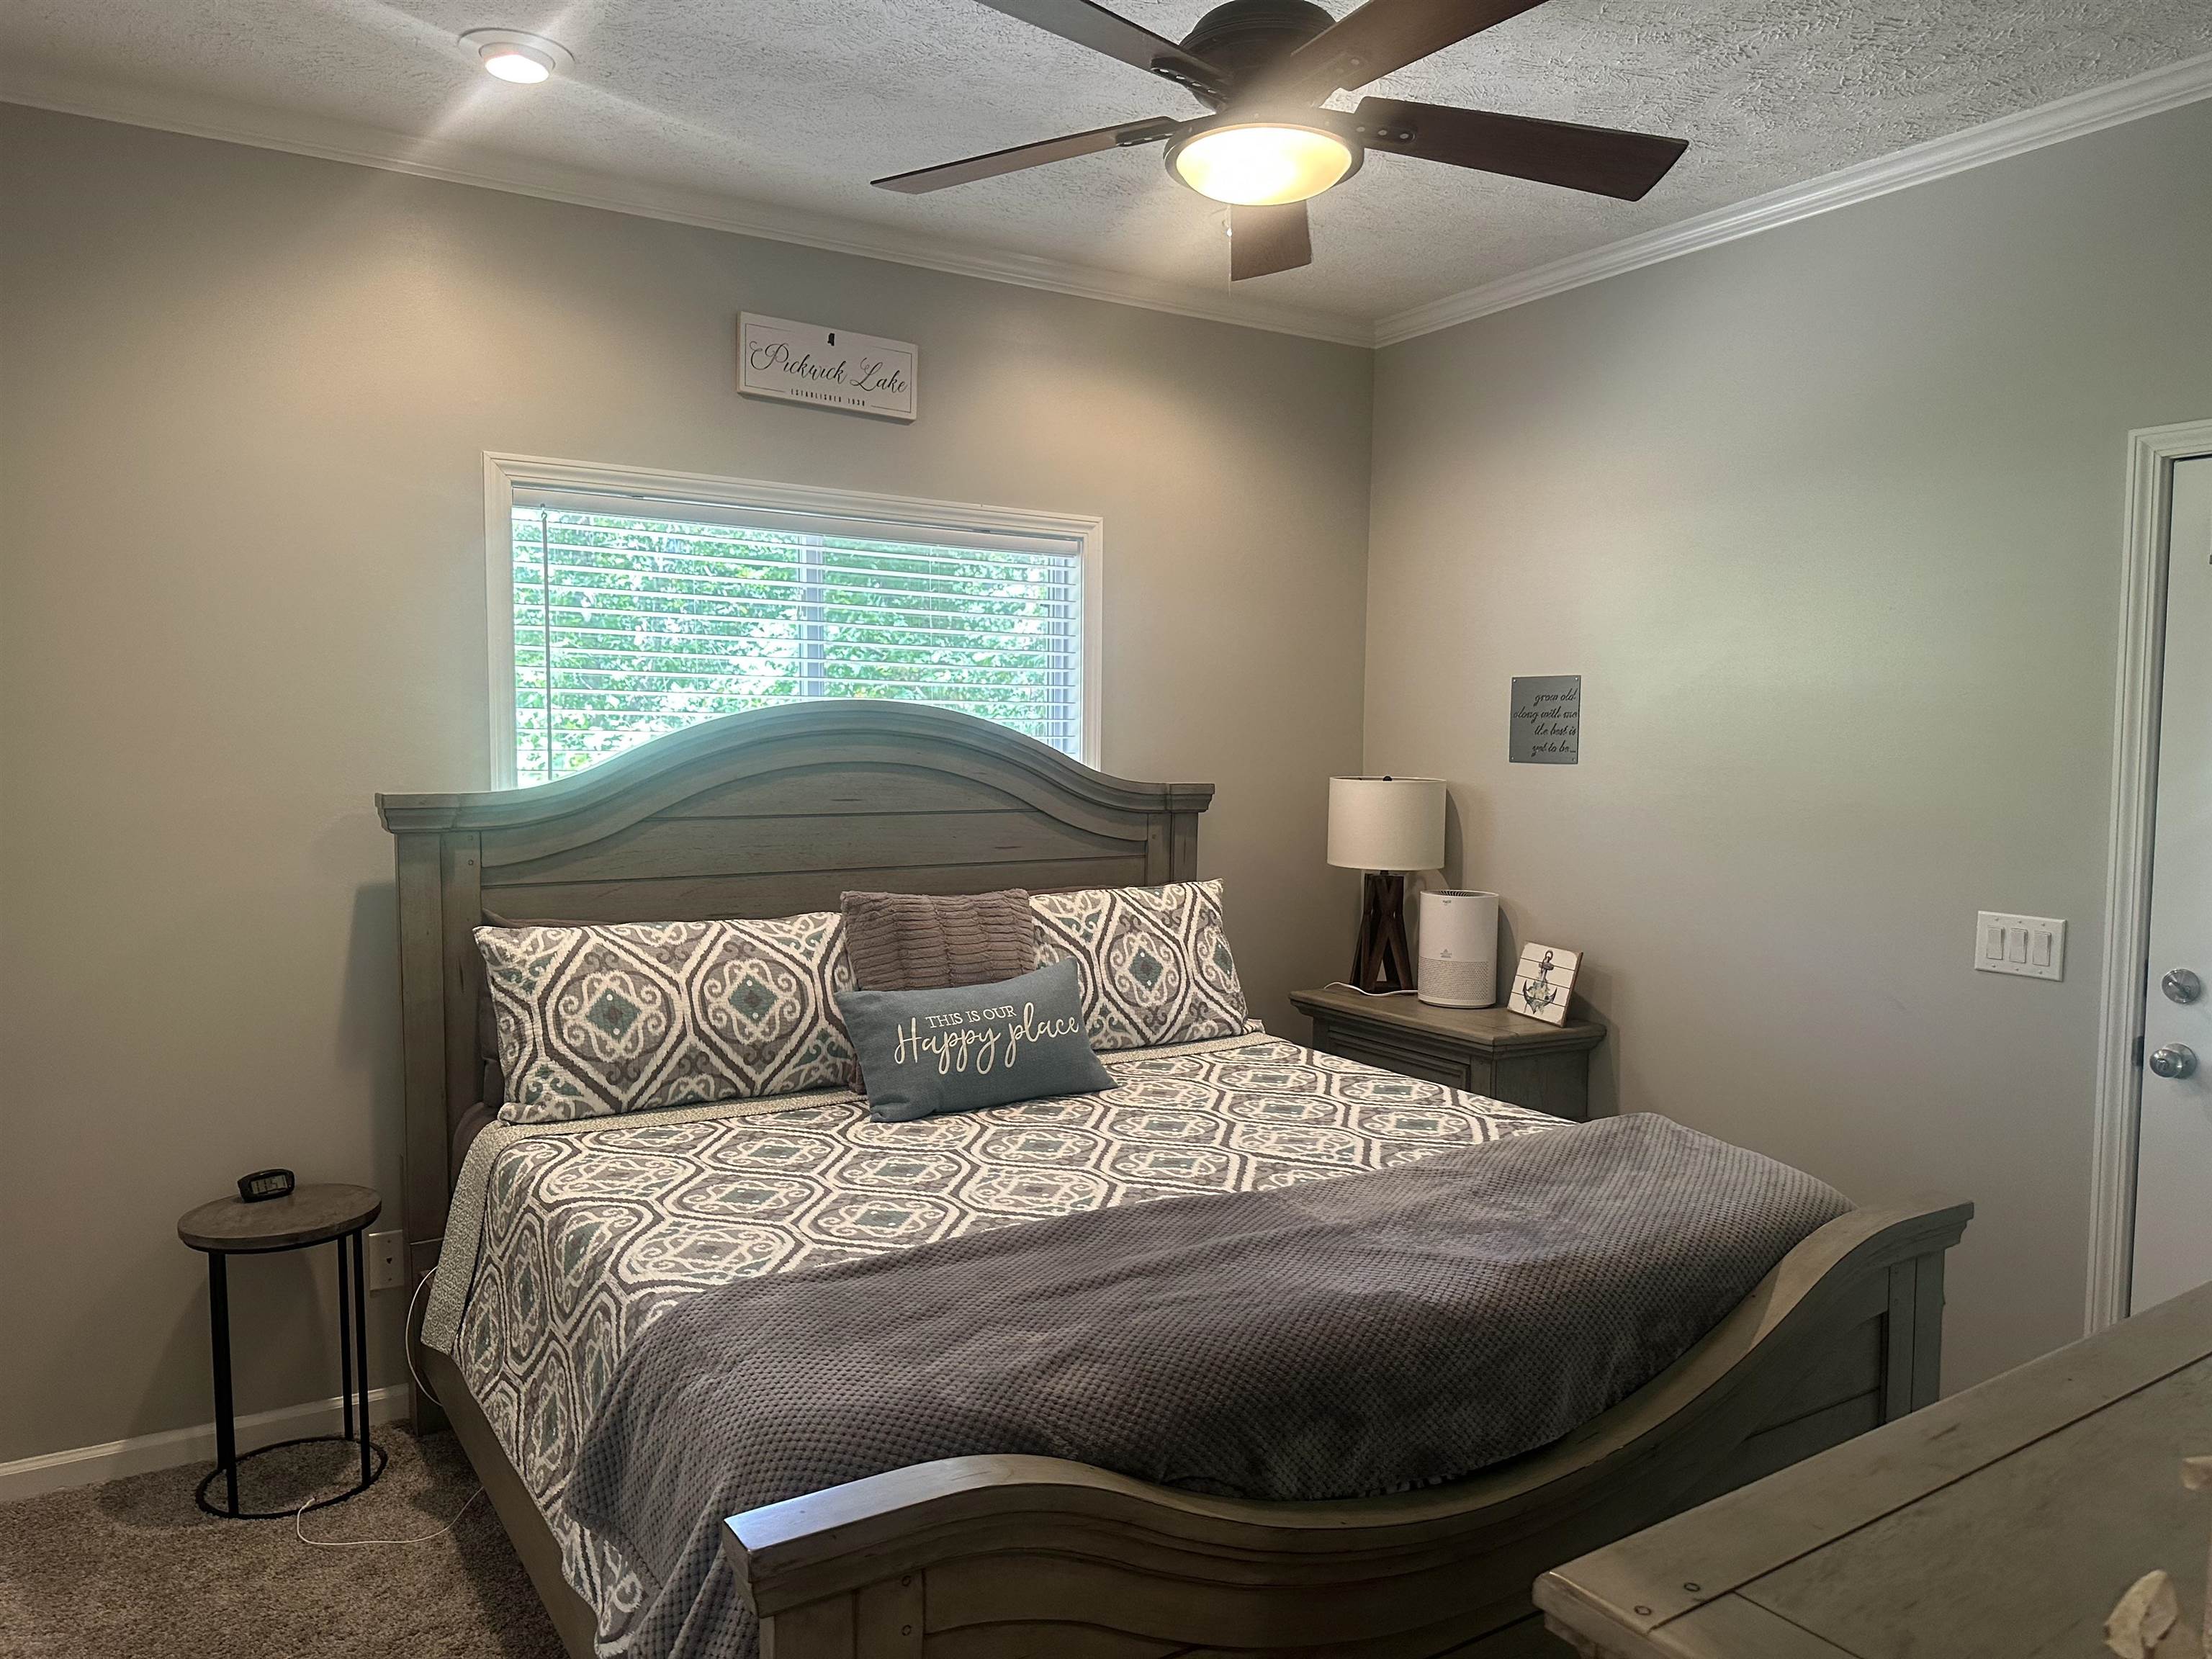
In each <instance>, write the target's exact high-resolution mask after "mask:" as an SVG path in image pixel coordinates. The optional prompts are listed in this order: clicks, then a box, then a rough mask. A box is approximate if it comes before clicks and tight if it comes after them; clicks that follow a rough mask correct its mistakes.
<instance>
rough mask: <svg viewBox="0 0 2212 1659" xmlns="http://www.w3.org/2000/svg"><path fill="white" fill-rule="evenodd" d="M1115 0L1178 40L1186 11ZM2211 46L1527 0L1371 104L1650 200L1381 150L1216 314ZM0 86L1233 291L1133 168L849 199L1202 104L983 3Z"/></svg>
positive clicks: (2197, 23) (1455, 283)
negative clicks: (966, 161) (1503, 132)
mask: <svg viewBox="0 0 2212 1659" xmlns="http://www.w3.org/2000/svg"><path fill="white" fill-rule="evenodd" d="M1119 9H1121V10H1122V11H1124V12H1125V13H1126V14H1127V15H1129V16H1131V17H1133V18H1134V19H1135V20H1137V21H1139V22H1141V23H1144V24H1146V26H1147V27H1151V28H1152V29H1154V30H1156V31H1158V33H1162V34H1165V35H1169V36H1172V37H1179V36H1181V35H1182V34H1183V33H1186V32H1188V28H1189V27H1190V25H1191V24H1192V23H1193V22H1194V21H1195V20H1196V17H1197V15H1198V13H1199V12H1200V10H1202V9H1203V0H1121V4H1120V8H1119ZM1330 9H1332V10H1334V11H1337V12H1339V13H1341V12H1343V11H1344V10H1346V9H1348V7H1347V5H1346V0H1330ZM491 25H499V26H504V27H518V28H529V29H533V30H536V31H538V32H539V33H544V34H546V35H548V36H550V37H551V38H552V39H554V40H558V41H560V42H561V43H562V45H564V46H568V48H569V49H570V50H571V51H573V52H574V53H575V55H576V65H575V69H574V72H573V73H572V74H570V75H568V76H563V77H562V78H559V79H556V81H555V82H552V83H550V85H547V86H544V87H539V88H515V87H509V86H507V85H504V84H502V83H500V82H495V81H493V80H492V79H491V78H490V77H489V76H485V75H484V74H483V73H482V72H481V71H480V70H477V68H476V67H475V66H474V64H472V63H471V60H470V59H469V58H468V57H467V56H466V55H465V53H464V52H462V51H461V49H460V48H459V46H457V45H456V44H455V37H456V36H457V35H458V34H459V33H460V32H461V31H463V30H464V29H468V28H472V27H485V26H491ZM2208 51H2212V3H2208V0H1548V3H1547V4H1544V5H1542V6H1541V7H1539V8H1538V9H1535V10H1534V11H1532V12H1528V13H1526V14H1524V15H1522V16H1520V17H1517V18H1516V19H1514V20H1512V21H1509V22H1507V23H1504V24H1503V25H1501V26H1499V27H1497V28H1495V29H1492V30H1491V31H1489V32H1488V33H1484V34H1481V35H1479V36H1477V37H1475V38H1474V39H1473V40H1468V41H1464V42H1462V44H1460V45H1459V46H1455V47H1453V48H1451V49H1449V50H1448V51H1447V52H1443V53H1441V54H1439V55H1438V56H1437V57H1435V58H1431V59H1429V60H1428V61H1426V62H1425V63H1422V64H1416V65H1414V66H1413V67H1412V68H1410V69H1408V70H1404V71H1401V73H1399V74H1397V75H1395V76H1390V77H1389V79H1388V80H1386V81H1383V82H1377V83H1376V85H1374V86H1372V87H1370V88H1365V90H1366V91H1368V92H1370V93H1383V94H1391V95H1395V96H1399V97H1407V98H1420V99H1429V100H1435V101H1438V102H1446V103H1458V104H1467V105H1472V106H1477V107H1486V108H1493V109H1501V110H1508V111H1512V112H1517V113H1522V114H1529V115H1539V116H1547V117H1551V118H1557V119H1563V120H1571V121H1581V122H1588V123H1591V124H1595V125H1607V126H1626V127H1637V128H1641V129H1644V130H1645V131H1656V132H1662V133H1671V134H1676V135H1679V136H1681V137H1686V138H1688V139H1689V140H1690V141H1691V149H1690V152H1689V154H1688V155H1686V157H1685V158H1684V159H1683V161H1681V163H1680V165H1678V166H1677V167H1676V168H1675V169H1674V173H1672V174H1671V175H1669V177H1668V179H1666V180H1665V181H1664V182H1663V183H1662V185H1660V186H1659V188H1658V189H1657V190H1656V191H1654V192H1653V193H1652V194H1651V195H1650V196H1649V197H1646V198H1645V199H1644V201H1643V202H1641V203H1636V204H1629V203H1620V202H1612V201H1607V200H1603V199H1601V198H1598V197H1587V196H1582V195H1578V194H1576V193H1574V192H1571V191H1561V190H1553V189H1549V188H1547V187H1545V186H1542V185H1533V184H1527V183H1524V182H1522V181H1520V180H1517V179H1498V178H1492V177H1489V176H1486V175H1481V174H1475V173H1465V172H1462V171H1460V170H1458V169H1455V168H1450V167H1435V166H1430V165H1426V164H1424V163H1421V162H1418V161H1408V160H1406V159H1404V158H1401V157H1392V156H1377V157H1375V158H1374V159H1373V160H1372V161H1370V165H1369V166H1368V167H1366V168H1365V170H1364V171H1363V172H1362V173H1360V174H1359V175H1358V177H1356V178H1354V179H1352V180H1350V181H1349V182H1348V183H1347V184H1346V185H1344V187H1343V188H1341V189H1340V190H1339V191H1335V192H1333V193H1332V194H1330V195H1328V196H1327V197H1323V198H1322V199H1321V200H1320V201H1318V202H1316V204H1314V210H1313V218H1314V247H1315V260H1314V264H1312V266H1310V268H1308V269H1306V270H1297V271H1290V272H1285V273H1283V274H1281V275H1279V276H1268V277H1264V278H1261V279H1259V280H1258V281H1256V282H1253V283H1243V284H1240V285H1239V295H1240V297H1249V299H1250V300H1252V301H1261V300H1264V301H1267V302H1269V303H1270V304H1273V305H1280V306H1285V307H1297V308H1299V309H1301V310H1303V311H1305V312H1309V313H1330V314H1332V315H1334V316H1337V317H1340V318H1345V319H1354V320H1355V321H1358V322H1362V323H1364V322H1368V321H1371V320H1373V319H1378V318H1383V317H1388V316H1389V315H1390V314H1392V313H1397V312H1401V311H1403V310H1406V309H1407V308H1408V307H1415V306H1419V305H1423V304H1425V303H1426V302H1429V301H1435V300H1437V299H1439V298H1441V297H1442V296H1444V295H1451V294H1455V293H1457V292H1460V291H1462V290H1464V289H1470V288H1474V287H1477V286H1480V285H1481V284H1484V283H1491V282H1494V281H1497V280H1498V279H1500V278H1504V277H1508V276H1514V275H1516V274H1518V273H1521V272H1523V271H1527V270H1531V269H1533V268H1534V267H1537V266H1541V265H1544V264H1548V263H1550V262H1552V261H1554V260H1558V259H1560V258H1566V257H1568V256H1571V255H1573V254H1577V253H1579V252H1584V251H1587V250H1589V249H1593V248H1596V247H1599V246H1604V245H1607V244H1609V243H1613V242H1615V241H1618V240H1621V239H1623V238H1625V237H1628V236H1632V235H1635V234H1638V233H1642V232H1647V231H1651V230H1655V229H1658V228H1662V227H1665V226H1668V225H1671V224H1674V223H1676V222H1680V221H1682V220H1684V219H1687V218H1690V217H1692V216H1696V215H1699V214H1701V213H1705V212H1707V211H1710V210H1714V209H1717V208H1722V207H1725V206H1727V205H1729V204H1733V203H1737V202H1741V201H1744V200H1746V199H1747V198H1749V197H1755V196H1759V195H1761V194H1763V193H1765V192H1766V191H1772V190H1776V189H1778V188H1782V187H1784V186H1787V185H1793V184H1796V183H1799V182H1801V181H1803V180H1806V179H1813V178H1815V177H1818V176H1820V175H1821V174H1824V173H1830V172H1832V171H1834V170H1836V169H1837V168H1839V167H1845V166H1847V165H1850V164H1851V163H1854V162H1858V161H1867V160H1869V159H1871V158H1874V157H1876V156H1881V155H1888V154H1890V153H1892V152H1893V151H1896V150H1898V149H1903V148H1904V147H1905V146H1907V145H1910V144H1912V143H1918V142H1920V141H1923V140H1925V139H1929V138H1935V137H1942V136H1944V135H1946V134H1948V133H1953V132H1956V131H1960V130H1961V129H1963V128H1966V127H1969V126H1973V125H1978V124H1979V123H1981V122H1984V121H1988V120H1990V119H1993V118H1997V117H2000V116H2004V115H2009V114H2013V113H2015V112H2020V111H2022V110H2027V109H2030V108H2033V107H2035V106H2039V105H2042V104H2046V103H2049V102H2051V101H2052V100H2056V99H2058V98H2061V97H2064V96H2066V95H2068V94H2075V93H2079V92H2083V91H2087V90H2089V89H2091V88H2097V87H2100V86H2105V85H2108V84H2110V83H2112V82H2116V81H2120V80H2124V79H2125V78H2127V77H2129V76H2135V75H2138V74H2141V73H2143V72H2145V71H2147V70H2154V69H2158V68H2160V67H2163V66H2165V65H2167V64H2173V63H2176V62H2178V61H2180V60H2182V59H2185V58H2193V57H2197V56H2199V55H2201V54H2203V53H2205V52H2208ZM0 64H4V65H5V66H6V67H5V71H4V74H0V96H5V95H8V94H9V91H10V90H13V89H16V88H21V87H22V86H24V85H26V84H28V85H33V86H58V85H64V84H66V85H68V86H70V87H71V88H75V89H76V96H75V97H74V98H73V100H71V101H72V102H74V103H75V104H76V106H81V107H93V108H98V107H99V106H100V98H101V89H103V88H105V89H111V90H112V92H113V93H114V94H115V95H116V97H117V99H118V102H119V103H121V104H123V105H125V106H128V105H130V104H131V102H132V100H137V101H138V102H139V103H141V104H143V101H144V100H145V99H146V98H147V97H149V95H153V96H160V97H168V98H173V99H174V98H188V99H191V100H197V105H198V106H200V107H217V106H221V107H226V108H234V109H236V110H237V111H238V112H239V115H238V118H237V120H236V121H235V123H234V125H236V126H237V127H238V128H239V129H240V130H242V131H251V130H252V127H253V125H254V121H253V118H254V114H255V112H260V113H261V114H262V115H263V116H264V117H265V118H267V119H269V120H270V121H276V120H277V119H278V118H280V117H281V118H284V119H293V118H303V117H309V118H321V119H324V120H326V121H333V122H343V123H346V124H349V125H352V126H354V127H357V128H366V129H374V130H378V131H382V132H386V133H391V134H399V135H405V136H407V137H413V138H431V139H436V140H442V141H445V142H446V143H447V145H458V146H462V147H465V149H467V150H469V151H473V152H495V153H497V154H498V155H502V156H508V157H514V158H518V159H519V160H520V161H526V162H529V163H533V164H542V165H545V166H550V167H574V168H580V169H587V170H590V171H591V172H592V173H599V174H602V175H613V176H617V177H619V178H620V179H624V180H628V181H635V182H636V183H638V184H640V185H648V186H655V187H659V188H663V189H667V190H677V191H693V192H702V193H706V194H709V195H712V196H714V197H723V198H738V199H741V200H743V201H746V202H751V203H757V204H769V205H771V206H774V207H777V208H781V209H784V210H799V211H803V212H805V213H807V214H810V215H815V216H831V217H833V218H835V219H837V220H842V221H844V222H848V223H853V222H859V223H861V224H864V225H866V226H868V227H874V228H882V229H883V230H886V231H889V232H890V233H892V234H904V235H907V236H909V237H927V238H929V239H933V240H938V241H949V242H954V243H958V244H961V245H963V246H969V247H974V248H978V249H987V250H995V251H998V252H1003V253H1007V254H1013V255H1033V256H1042V257H1045V258H1052V259H1054V260H1059V261H1065V262H1069V263H1072V264H1077V265H1081V266H1088V267H1091V268H1095V269H1099V270H1107V271H1114V272H1124V273H1132V274H1133V275H1135V276H1139V277H1143V278H1148V279H1152V280H1154V281H1157V282H1162V283H1175V284H1181V285H1187V286H1188V288H1190V289H1195V290H1201V291H1210V292H1212V293H1215V294H1219V293H1220V292H1221V291H1222V290H1225V289H1226V288H1227V286H1228V284H1227V271H1226V269H1225V267H1226V264H1227V259H1226V252H1225V247H1224V245H1223V237H1222V231H1221V222H1220V217H1219V215H1220V212H1221V210H1219V209H1218V207H1215V206H1214V205H1213V204H1210V203H1207V202H1206V201H1204V200H1203V199H1202V198H1200V197H1197V196H1194V195H1193V194H1192V193H1191V192H1189V191H1187V190H1184V189H1182V187H1181V186H1179V185H1174V184H1172V183H1170V180H1169V179H1168V178H1167V177H1166V175H1165V173H1164V171H1163V169H1162V167H1161V162H1160V154H1159V150H1158V148H1157V147H1148V148H1146V149H1135V150H1125V151H1118V152H1109V153H1108V154H1105V155H1094V156H1089V157H1085V158H1083V159H1080V160H1077V161H1067V162H1062V163H1060V164H1059V165H1057V166H1054V167H1046V168H1040V169H1037V170H1036V171H1034V172H1030V173H1023V174H1019V175H1016V176H1012V177H1009V178H1006V179H996V180H992V181H989V182H986V183H982V184H976V185H966V186H963V187H960V188H957V189H953V190H948V191H943V192H940V193H939V194H936V195H933V196H928V197H904V196H898V195H894V194H891V193H890V192H887V191H878V190H873V189H871V188H870V187H869V185H868V180H869V179H871V178H872V177H876V176H878V175H881V174H884V173H895V172H898V171H901V170H903V169H905V168H908V167H919V166H922V165H924V164H927V163H930V162H933V161H946V160H951V159H952V158H954V157H957V156H960V155H967V154H969V153H972V152H975V151H979V150H986V149H998V148H1000V147H1003V146H1005V145H1008V144H1013V143H1025V142H1027V141H1030V140H1032V139H1036V138H1042V137H1050V136H1052V135H1054V134H1057V133H1061V132H1067V131H1076V130H1078V129H1081V128H1085V127H1091V126H1097V125H1103V124H1106V123H1108V122H1113V121H1119V120H1124V119H1133V118H1141V117H1145V116H1150V115H1157V114H1173V115H1177V116H1180V115H1184V114H1188V113H1195V112H1197V111H1198V109H1199V106H1198V105H1197V104H1196V103H1195V102H1194V100H1190V99H1188V97H1186V96H1185V95H1183V94H1181V93H1179V92H1178V91H1177V90H1176V88H1173V87H1170V86H1169V85H1167V84H1166V83H1164V82H1159V81H1157V80H1155V79H1154V78H1153V77H1152V76H1148V75H1146V74H1145V73H1143V72H1141V71H1139V70H1135V69H1133V68H1131V67H1129V66H1127V65H1126V64H1121V63H1118V62H1116V61H1115V60H1113V59H1110V58H1103V57H1098V56H1096V55H1093V54H1091V53H1089V52H1085V51H1084V50H1083V49H1082V48H1080V47H1078V46H1073V45H1070V44H1068V43H1067V42H1065V41H1063V40H1059V39H1058V38H1056V37H1054V36H1052V35H1048V34H1045V33H1042V32H1040V31H1038V30H1036V29H1034V28H1031V27H1028V26H1026V25H1024V24H1022V23H1019V22H1017V21H1014V20H1013V19H1012V18H1009V17H1006V16H1005V15H1001V14H1000V13H998V12H995V11H993V10H991V9H988V8H987V7H985V6H983V5H981V4H979V3H976V0H0ZM88 89H89V90H88ZM1337 101H1339V102H1342V103H1347V104H1348V102H1349V101H1350V100H1349V99H1348V98H1346V97H1341V96H1340V98H1339V100H1337ZM456 153H458V152H456ZM864 235H865V233H864Z"/></svg>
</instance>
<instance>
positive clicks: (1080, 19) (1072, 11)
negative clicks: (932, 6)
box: [983, 0, 1229, 94]
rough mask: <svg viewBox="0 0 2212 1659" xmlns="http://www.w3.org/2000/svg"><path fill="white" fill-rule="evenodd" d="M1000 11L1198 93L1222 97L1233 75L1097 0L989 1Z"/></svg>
mask: <svg viewBox="0 0 2212 1659" xmlns="http://www.w3.org/2000/svg"><path fill="white" fill-rule="evenodd" d="M983 3H984V4H985V5H987V6H988V7H990V8H991V9H992V10H994V11H1002V12H1004V13H1006V15H1007V16H1009V17H1018V18H1020V19H1021V20H1022V21H1023V22H1024V23H1029V24H1032V25H1034V26H1035V27H1038V28H1041V29H1042V30H1044V31H1045V32H1046V33H1048V34H1057V35H1058V36H1060V39H1061V40H1073V41H1074V42H1075V44H1076V45H1077V46H1088V47H1090V48H1091V51H1093V52H1104V53H1105V54H1106V55H1107V56H1108V57H1109V58H1120V59H1121V61H1122V62H1123V63H1125V64H1135V65H1136V66H1137V67H1138V68H1139V69H1140V70H1150V71H1151V72H1152V74H1154V75H1158V76H1164V77H1165V78H1166V79H1168V80H1170V81H1173V82H1176V85H1178V86H1184V87H1188V88H1191V89H1192V90H1193V91H1194V92H1199V93H1201V94H1204V93H1213V94H1220V93H1222V92H1225V90H1226V89H1227V88H1228V86H1229V76H1227V75H1226V74H1225V72H1224V71H1223V70H1221V69H1219V68H1218V67H1217V66H1216V65H1214V64H1209V63H1207V62H1206V59H1205V58H1200V57H1199V56H1198V55H1197V54H1196V53H1194V52H1185V51H1184V50H1183V49H1182V47H1181V46H1177V45H1176V43H1175V42H1174V41H1172V40H1169V39H1167V38H1166V37H1165V36H1164V35H1158V34H1155V33H1152V31H1151V30H1150V29H1148V28H1146V27H1144V26H1143V25H1142V24H1139V23H1133V22H1131V21H1129V20H1128V19H1127V18H1126V17H1123V16H1121V15H1120V14H1119V13H1117V12H1110V11H1109V10H1107V9H1106V8H1105V7H1103V6H1101V5H1095V4H1093V3H1092V0H983Z"/></svg>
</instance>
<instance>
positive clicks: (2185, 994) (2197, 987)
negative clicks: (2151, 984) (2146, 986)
mask: <svg viewBox="0 0 2212 1659" xmlns="http://www.w3.org/2000/svg"><path fill="white" fill-rule="evenodd" d="M2158 988H2159V989H2160V990H2161V991H2163V992H2165V993H2166V1000H2167V1001H2168V1002H2194V1001H2196V1000H2197V998H2199V997H2201V996H2203V994H2204V981H2203V980H2201V979H2199V978H2197V975H2195V974H2193V973H2191V971H2190V970H2189V969H2186V968H2169V969H2166V975H2165V976H2164V977H2163V978H2161V979H2160V981H2159V982H2158Z"/></svg>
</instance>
